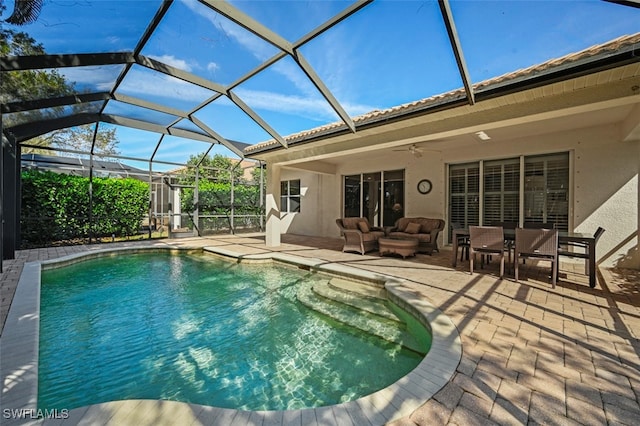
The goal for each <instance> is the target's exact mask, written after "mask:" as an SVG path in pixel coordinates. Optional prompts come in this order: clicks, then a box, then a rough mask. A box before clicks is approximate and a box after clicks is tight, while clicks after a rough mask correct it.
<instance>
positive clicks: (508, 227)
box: [491, 222, 518, 229]
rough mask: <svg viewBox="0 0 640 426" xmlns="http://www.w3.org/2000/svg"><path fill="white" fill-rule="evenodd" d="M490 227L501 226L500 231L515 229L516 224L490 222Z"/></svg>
mask: <svg viewBox="0 0 640 426" xmlns="http://www.w3.org/2000/svg"><path fill="white" fill-rule="evenodd" d="M491 226H502V229H516V228H517V227H518V222H491Z"/></svg>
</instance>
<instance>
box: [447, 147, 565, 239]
mask: <svg viewBox="0 0 640 426" xmlns="http://www.w3.org/2000/svg"><path fill="white" fill-rule="evenodd" d="M521 160H523V161H522V164H523V165H522V166H521ZM480 165H482V170H483V172H482V191H480V189H481V188H480V179H479V171H480ZM521 183H522V187H523V188H524V194H523V199H524V204H523V205H522V206H520V187H521V186H520V185H521ZM480 196H482V204H483V207H482V222H483V224H484V225H490V224H493V223H498V222H514V223H519V222H520V210H521V209H522V210H523V212H522V213H523V214H522V216H523V217H524V222H535V223H553V224H554V225H555V227H556V228H557V229H558V230H561V231H566V230H568V228H569V153H568V152H564V153H557V154H548V155H536V156H523V157H516V158H508V159H501V160H490V161H479V162H476V163H465V164H452V165H450V166H449V221H450V223H452V224H453V223H458V224H460V225H461V226H463V227H468V226H469V225H477V224H478V222H479V203H478V200H479V197H480ZM520 225H523V224H520Z"/></svg>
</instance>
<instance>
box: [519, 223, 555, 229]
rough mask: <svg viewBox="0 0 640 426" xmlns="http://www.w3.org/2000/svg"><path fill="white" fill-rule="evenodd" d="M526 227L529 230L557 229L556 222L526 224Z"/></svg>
mask: <svg viewBox="0 0 640 426" xmlns="http://www.w3.org/2000/svg"><path fill="white" fill-rule="evenodd" d="M524 227H525V228H527V229H555V227H556V224H555V223H554V222H525V223H524Z"/></svg>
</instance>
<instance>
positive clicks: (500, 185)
mask: <svg viewBox="0 0 640 426" xmlns="http://www.w3.org/2000/svg"><path fill="white" fill-rule="evenodd" d="M483 183H484V208H483V223H484V224H485V225H490V224H492V223H496V222H518V220H519V200H520V195H519V194H520V159H519V158H510V159H506V160H498V161H486V162H485V163H484V173H483Z"/></svg>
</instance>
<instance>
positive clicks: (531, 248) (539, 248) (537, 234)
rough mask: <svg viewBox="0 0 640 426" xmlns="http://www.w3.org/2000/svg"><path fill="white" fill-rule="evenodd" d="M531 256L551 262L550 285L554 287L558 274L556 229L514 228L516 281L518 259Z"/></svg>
mask: <svg viewBox="0 0 640 426" xmlns="http://www.w3.org/2000/svg"><path fill="white" fill-rule="evenodd" d="M520 258H523V259H526V258H533V259H538V260H549V261H550V262H551V285H552V287H553V288H555V287H556V277H557V275H558V230H557V229H523V228H516V247H515V259H514V263H515V275H516V282H518V264H519V263H520V262H518V260H519V259H520Z"/></svg>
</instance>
